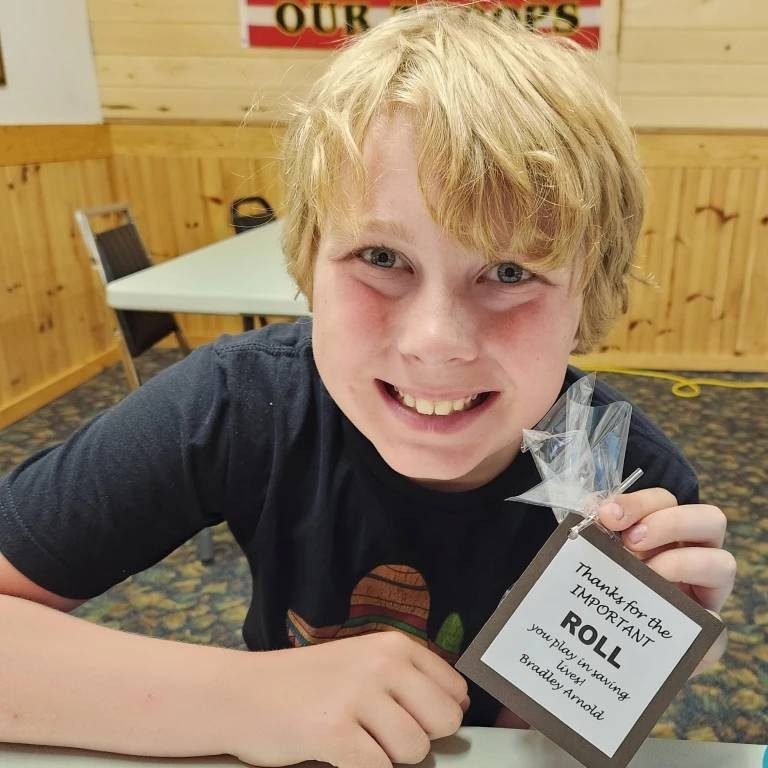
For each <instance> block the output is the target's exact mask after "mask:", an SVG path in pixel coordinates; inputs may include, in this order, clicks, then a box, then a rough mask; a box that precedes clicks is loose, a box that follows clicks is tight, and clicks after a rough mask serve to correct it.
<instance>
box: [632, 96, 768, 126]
mask: <svg viewBox="0 0 768 768" xmlns="http://www.w3.org/2000/svg"><path fill="white" fill-rule="evenodd" d="M619 103H620V105H621V111H622V113H623V115H624V117H625V119H626V120H627V121H628V122H629V123H630V124H632V125H634V126H638V127H642V128H644V129H650V130H657V129H665V128H675V129H680V130H690V129H691V128H697V127H698V128H709V129H713V130H714V129H717V130H750V129H755V128H760V127H762V126H765V125H767V124H768V97H766V98H756V97H731V96H727V97H726V96H686V95H683V94H678V95H672V96H656V95H654V96H645V95H642V94H639V95H636V94H622V95H621V98H620V100H619Z"/></svg>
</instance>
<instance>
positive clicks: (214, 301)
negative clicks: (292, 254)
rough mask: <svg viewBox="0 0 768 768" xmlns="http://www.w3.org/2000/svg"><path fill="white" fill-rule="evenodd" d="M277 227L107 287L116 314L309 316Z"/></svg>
mask: <svg viewBox="0 0 768 768" xmlns="http://www.w3.org/2000/svg"><path fill="white" fill-rule="evenodd" d="M282 231H283V227H282V222H280V221H273V222H270V223H269V224H265V225H263V226H261V227H258V228H256V229H249V230H246V231H245V232H243V233H241V234H239V235H234V236H233V237H230V238H227V239H226V240H221V241H220V242H218V243H213V244H212V245H207V246H205V247H204V248H199V249H198V250H196V251H190V252H189V253H186V254H184V255H182V256H178V257H177V258H175V259H169V260H168V261H165V262H163V263H162V264H156V265H154V266H152V267H149V268H147V269H143V270H142V271H141V272H136V273H135V274H133V275H128V276H127V277H122V278H120V279H119V280H113V281H112V282H111V283H108V284H107V290H106V294H107V304H109V306H111V307H113V308H114V309H137V310H157V311H161V312H194V313H202V314H214V315H245V316H252V315H290V316H293V317H298V316H301V315H307V314H309V309H308V307H307V303H306V301H305V300H304V297H303V296H301V295H298V288H297V287H296V284H295V283H294V282H293V280H292V279H291V278H290V277H289V276H288V273H287V272H286V270H285V266H284V263H283V251H282V244H281V237H282Z"/></svg>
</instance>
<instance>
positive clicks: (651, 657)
mask: <svg viewBox="0 0 768 768" xmlns="http://www.w3.org/2000/svg"><path fill="white" fill-rule="evenodd" d="M578 520H579V518H578V517H577V516H576V515H571V516H569V517H568V518H567V519H566V520H564V521H563V523H561V525H560V526H558V528H557V529H556V530H555V532H554V533H553V534H552V536H551V537H550V538H549V540H548V541H547V543H546V544H545V545H544V547H543V548H542V550H541V552H540V553H539V554H538V556H537V557H536V558H535V559H534V561H533V562H532V563H531V564H530V566H529V567H528V568H527V570H526V571H525V573H524V574H523V575H522V576H521V577H520V579H519V580H518V581H517V583H516V584H515V585H514V586H513V588H512V589H511V590H510V591H509V593H508V594H507V595H506V597H505V598H504V600H503V601H502V602H501V604H500V605H499V607H498V608H497V609H496V611H495V612H494V614H493V615H492V616H491V618H490V619H489V620H488V621H487V622H486V624H485V626H484V627H483V629H482V630H481V632H480V633H479V634H478V636H477V637H476V638H475V639H474V640H473V642H472V644H471V645H470V646H469V648H468V649H467V651H466V652H465V653H464V655H463V656H462V657H461V658H460V659H459V661H458V663H457V664H456V668H457V669H458V670H459V671H461V672H463V673H464V674H465V675H467V677H469V678H471V679H472V680H474V681H475V682H476V683H477V684H478V685H480V686H481V687H483V688H485V690H487V691H488V692H489V693H491V694H492V695H493V696H495V697H496V698H497V699H498V700H499V701H500V702H502V703H503V704H504V705H505V706H507V707H508V708H509V709H511V710H512V711H513V712H515V713H516V714H518V715H520V717H522V718H524V719H525V720H527V721H528V722H529V723H531V725H533V726H534V727H535V728H537V729H538V730H540V731H541V732H542V733H544V734H545V735H546V736H548V737H549V738H550V739H552V741H554V742H555V743H556V744H559V745H560V746H561V747H563V748H564V749H565V750H566V751H568V752H570V753H571V754H572V755H573V756H574V757H575V758H576V759H578V760H579V761H580V762H582V763H584V765H587V766H589V767H590V768H601V767H603V766H605V768H621V767H622V766H625V765H626V764H627V763H628V762H629V760H631V758H632V756H633V755H634V753H635V752H636V751H637V749H638V748H639V746H640V745H641V743H642V742H643V740H644V739H645V738H646V736H647V735H648V733H649V732H650V730H651V728H653V726H654V724H655V723H656V721H657V720H658V718H659V717H660V716H661V714H662V713H663V711H664V710H665V709H666V707H667V706H668V704H669V702H670V701H671V699H672V697H673V696H674V695H675V694H676V693H677V691H678V690H679V689H680V687H681V686H682V685H683V684H684V683H685V681H686V680H687V679H688V677H689V675H690V674H691V672H692V671H693V670H694V669H695V667H696V665H697V664H698V662H699V661H700V660H701V659H702V657H703V656H704V654H705V653H706V652H707V650H708V649H709V648H710V646H711V645H712V643H714V641H715V640H716V639H717V638H718V636H719V635H720V633H721V632H722V630H723V624H722V622H720V621H719V620H718V619H717V618H716V617H715V616H713V615H712V614H711V613H709V612H708V611H706V610H704V609H703V608H702V607H701V606H700V605H698V604H697V603H695V602H694V601H693V600H691V599H690V598H689V597H687V596H686V595H684V594H683V593H682V592H680V590H678V589H677V588H676V587H675V586H674V585H673V584H671V583H669V582H668V581H666V580H665V579H663V578H662V577H660V576H659V575H658V574H656V573H655V572H654V571H652V570H651V569H650V568H648V567H647V566H646V565H645V564H643V563H641V562H640V561H639V560H637V558H635V557H634V556H633V555H631V554H630V553H629V552H627V551H626V550H625V549H624V548H623V547H622V546H621V545H620V544H619V543H616V542H612V541H611V540H610V539H609V538H608V536H607V535H606V534H604V533H602V532H601V531H599V530H598V529H596V528H594V527H592V528H588V529H586V530H585V531H583V532H582V534H581V535H580V536H578V537H577V538H576V539H569V538H568V531H569V530H570V528H571V527H572V526H573V525H574V524H575V523H576V522H578Z"/></svg>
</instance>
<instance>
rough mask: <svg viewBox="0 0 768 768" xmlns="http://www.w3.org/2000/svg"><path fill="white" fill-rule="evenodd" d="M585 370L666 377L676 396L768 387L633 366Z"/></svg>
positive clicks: (656, 377) (749, 382)
mask: <svg viewBox="0 0 768 768" xmlns="http://www.w3.org/2000/svg"><path fill="white" fill-rule="evenodd" d="M585 368H586V369H587V370H590V371H595V372H596V373H619V374H621V375H623V376H643V377H644V378H647V379H666V380H667V381H673V382H674V384H673V385H672V394H673V395H675V396H676V397H698V396H699V395H700V394H701V388H702V387H703V386H706V387H726V388H728V389H768V381H727V380H725V379H700V378H687V377H685V376H680V375H679V374H676V373H661V372H660V371H642V370H635V369H634V368H613V367H611V366H594V365H589V366H585Z"/></svg>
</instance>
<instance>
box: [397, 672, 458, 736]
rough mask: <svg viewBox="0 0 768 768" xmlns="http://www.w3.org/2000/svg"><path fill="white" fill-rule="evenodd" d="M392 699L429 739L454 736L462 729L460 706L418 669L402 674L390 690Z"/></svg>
mask: <svg viewBox="0 0 768 768" xmlns="http://www.w3.org/2000/svg"><path fill="white" fill-rule="evenodd" d="M390 694H391V696H392V698H393V699H394V700H395V701H396V702H397V703H398V704H399V705H400V706H401V707H403V708H404V709H406V710H407V711H408V712H409V713H410V715H411V716H412V717H413V719H414V720H415V721H416V722H417V723H418V724H419V726H420V727H421V728H422V730H423V731H424V732H425V733H426V734H427V736H429V738H430V739H442V738H444V737H445V736H451V735H452V734H454V733H456V731H458V730H459V728H460V727H461V721H462V719H463V717H464V711H463V709H462V706H461V702H457V701H456V700H455V699H454V698H453V697H451V696H450V695H448V694H447V693H446V691H445V689H443V688H442V687H441V686H439V685H438V684H437V683H436V682H435V681H434V680H433V679H432V678H430V677H427V676H425V675H424V674H423V673H422V672H420V671H419V670H417V669H413V670H412V673H411V674H403V675H402V676H401V677H400V679H399V680H397V681H396V684H395V685H393V686H392V687H391V688H390Z"/></svg>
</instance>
